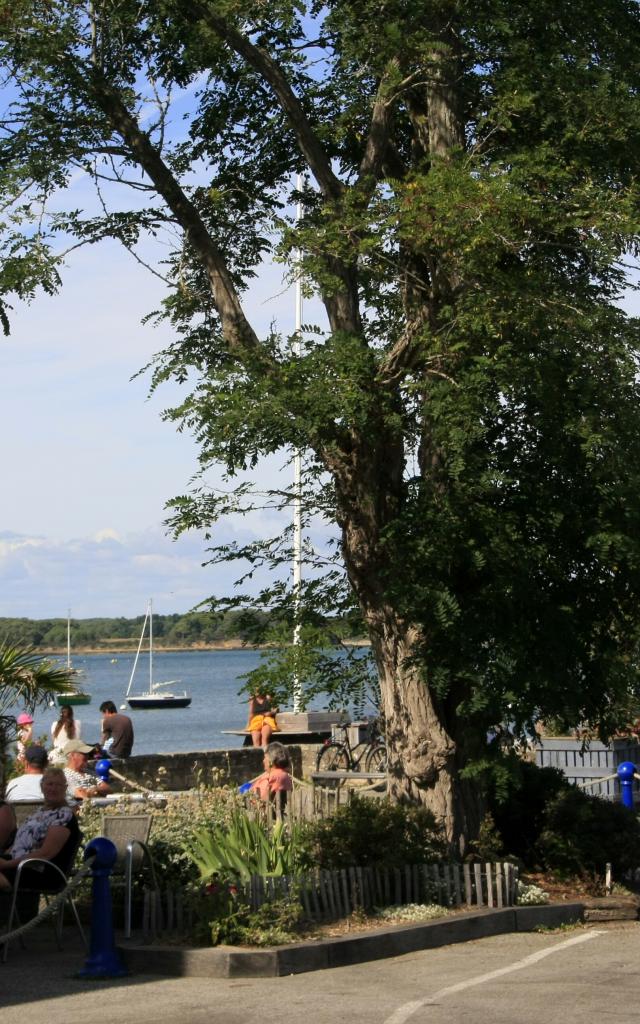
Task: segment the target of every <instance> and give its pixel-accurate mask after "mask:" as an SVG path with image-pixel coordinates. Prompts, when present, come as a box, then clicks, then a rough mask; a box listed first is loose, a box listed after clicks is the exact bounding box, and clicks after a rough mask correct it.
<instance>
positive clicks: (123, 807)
mask: <svg viewBox="0 0 640 1024" xmlns="http://www.w3.org/2000/svg"><path fill="white" fill-rule="evenodd" d="M238 806H239V798H238V795H237V790H236V789H235V787H233V788H232V787H224V786H219V787H204V786H203V787H201V788H198V789H193V790H190V791H189V792H188V793H180V794H179V795H175V796H173V795H169V794H167V806H166V807H164V808H159V807H158V806H157V804H155V803H154V802H153V801H152V800H150V801H145V802H143V803H137V802H136V803H130V802H128V801H127V800H122V801H119V802H118V804H117V806H116V805H113V806H111V807H106V808H95V807H86V806H83V807H82V809H81V812H80V828H81V829H82V832H83V833H84V838H85V842H88V841H89V840H90V839H93V838H94V836H99V835H100V834H101V820H102V815H103V814H106V815H109V814H151V816H152V818H153V823H152V826H151V834H150V836H149V848H150V850H151V855H152V857H153V860H154V864H155V866H156V872H157V875H158V878H159V879H160V884H161V885H162V886H175V887H176V888H179V887H185V886H187V887H188V886H189V885H192V886H196V885H197V884H198V882H199V873H198V869H197V867H196V865H195V864H194V861H193V859H192V858H191V857H189V855H188V854H187V852H186V850H185V844H186V843H187V842H188V841H189V840H190V839H191V837H192V836H193V834H194V832H196V831H198V830H201V829H207V828H211V827H217V826H225V825H227V824H229V822H230V821H231V819H232V817H233V814H234V812H235V811H236V810H237V808H238Z"/></svg>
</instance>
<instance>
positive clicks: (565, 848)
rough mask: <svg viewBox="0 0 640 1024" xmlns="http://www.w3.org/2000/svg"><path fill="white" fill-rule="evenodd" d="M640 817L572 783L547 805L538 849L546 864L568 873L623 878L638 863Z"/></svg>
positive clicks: (620, 805) (541, 858) (548, 866)
mask: <svg viewBox="0 0 640 1024" xmlns="http://www.w3.org/2000/svg"><path fill="white" fill-rule="evenodd" d="M639 848H640V821H638V818H637V817H636V815H635V814H634V812H633V811H630V810H629V809H628V808H626V807H623V805H622V804H620V803H613V802H612V801H610V800H603V799H601V798H600V797H596V796H589V795H587V794H586V793H583V792H582V791H581V790H579V789H576V788H575V787H573V786H572V787H571V788H569V789H566V790H564V791H563V792H561V793H558V795H557V796H556V797H555V798H554V799H553V800H552V801H551V802H550V803H549V804H548V806H547V808H546V811H545V815H544V824H543V828H542V831H541V833H540V835H539V837H538V841H537V844H536V850H537V853H538V856H539V858H540V860H541V862H542V864H543V865H544V866H545V867H547V868H551V869H553V870H554V871H556V872H558V873H561V874H565V875H572V874H579V875H587V874H594V875H595V874H597V875H603V874H604V870H605V865H606V864H611V866H612V870H613V872H614V874H615V875H617V876H618V877H620V876H621V875H622V874H623V873H624V872H626V871H628V870H629V869H630V868H635V867H637V864H638V852H637V851H638V849H639Z"/></svg>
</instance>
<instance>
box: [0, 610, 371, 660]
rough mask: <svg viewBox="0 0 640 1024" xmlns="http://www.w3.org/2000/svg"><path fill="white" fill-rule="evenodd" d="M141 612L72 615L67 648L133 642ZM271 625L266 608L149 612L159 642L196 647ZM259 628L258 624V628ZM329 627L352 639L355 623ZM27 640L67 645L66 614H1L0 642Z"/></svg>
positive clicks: (249, 638)
mask: <svg viewBox="0 0 640 1024" xmlns="http://www.w3.org/2000/svg"><path fill="white" fill-rule="evenodd" d="M143 622H144V615H138V616H136V618H135V619H125V618H124V616H122V617H120V618H117V619H71V647H72V650H78V649H79V648H86V647H90V648H95V649H98V650H100V649H104V650H110V649H113V650H116V649H117V648H119V647H120V648H129V647H135V646H136V645H137V643H138V641H139V639H140V631H141V629H142V623H143ZM270 624H271V621H270V617H269V615H268V613H266V612H264V613H260V612H255V611H252V612H251V613H249V614H248V613H247V612H245V611H242V610H233V611H226V612H224V614H214V613H212V612H187V614H185V615H157V614H154V616H153V641H154V646H157V647H197V646H200V645H207V644H216V643H224V642H226V641H233V642H236V643H251V642H254V641H258V642H259V641H260V634H261V632H262V630H264V629H266V628H268V627H269V625H270ZM256 627H258V629H256ZM331 632H332V633H334V635H336V636H340V637H343V638H345V639H346V638H349V639H356V638H357V637H356V633H357V634H358V635H360V634H361V631H360V630H357V631H356V630H354V627H353V624H351V623H347V622H346V621H345V622H339V621H337V620H332V622H331ZM2 643H21V644H29V645H31V646H33V647H36V648H38V649H39V650H41V651H50V650H58V649H60V648H64V649H66V646H67V620H66V619H9V618H0V644H2Z"/></svg>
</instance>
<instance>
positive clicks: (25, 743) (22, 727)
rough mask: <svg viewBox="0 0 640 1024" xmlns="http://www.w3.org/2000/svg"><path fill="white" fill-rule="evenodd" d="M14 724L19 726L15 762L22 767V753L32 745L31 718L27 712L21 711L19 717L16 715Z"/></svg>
mask: <svg viewBox="0 0 640 1024" xmlns="http://www.w3.org/2000/svg"><path fill="white" fill-rule="evenodd" d="M16 722H17V724H18V726H19V728H18V742H17V751H16V761H19V762H20V764H22V765H24V764H25V763H26V762H25V759H24V752H25V750H26V749H27V747H30V746H31V744H32V743H33V718H32V717H31V715H30V714H29V713H28V712H27V711H23V712H22V714H21V715H18V717H17V719H16Z"/></svg>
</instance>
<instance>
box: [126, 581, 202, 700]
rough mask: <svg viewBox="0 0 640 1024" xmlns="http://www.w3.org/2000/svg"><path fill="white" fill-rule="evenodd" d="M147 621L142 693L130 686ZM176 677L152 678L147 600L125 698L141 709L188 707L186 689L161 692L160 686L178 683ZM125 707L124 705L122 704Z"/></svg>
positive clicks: (151, 626) (149, 617) (151, 613)
mask: <svg viewBox="0 0 640 1024" xmlns="http://www.w3.org/2000/svg"><path fill="white" fill-rule="evenodd" d="M147 622H148V623H149V689H148V690H145V691H144V692H143V693H134V694H132V693H131V687H132V685H133V678H134V676H135V673H136V667H137V665H138V658H139V657H140V651H141V650H142V643H143V641H144V635H145V633H146V629H147ZM178 682H179V680H178V679H169V680H167V681H166V682H162V683H156V682H154V679H153V604H152V602H151V600H149V604H148V605H147V612H146V615H145V617H144V622H143V623H142V632H141V634H140V641H139V643H138V650H137V651H136V657H135V660H134V662H133V668H132V669H131V676H130V678H129V686H128V687H127V692H126V694H125V699H126V702H127V704H128V705H129V707H130V708H135V709H138V710H140V709H143V708H153V709H156V710H157V709H158V708H188V707H189V705H190V704H191V697H190V696H189V695H188V693H187V692H186V690H183V691H182V693H171V692H162V689H161V688H162V687H165V686H174V685H175V684H176V683H178ZM123 707H126V705H123Z"/></svg>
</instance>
